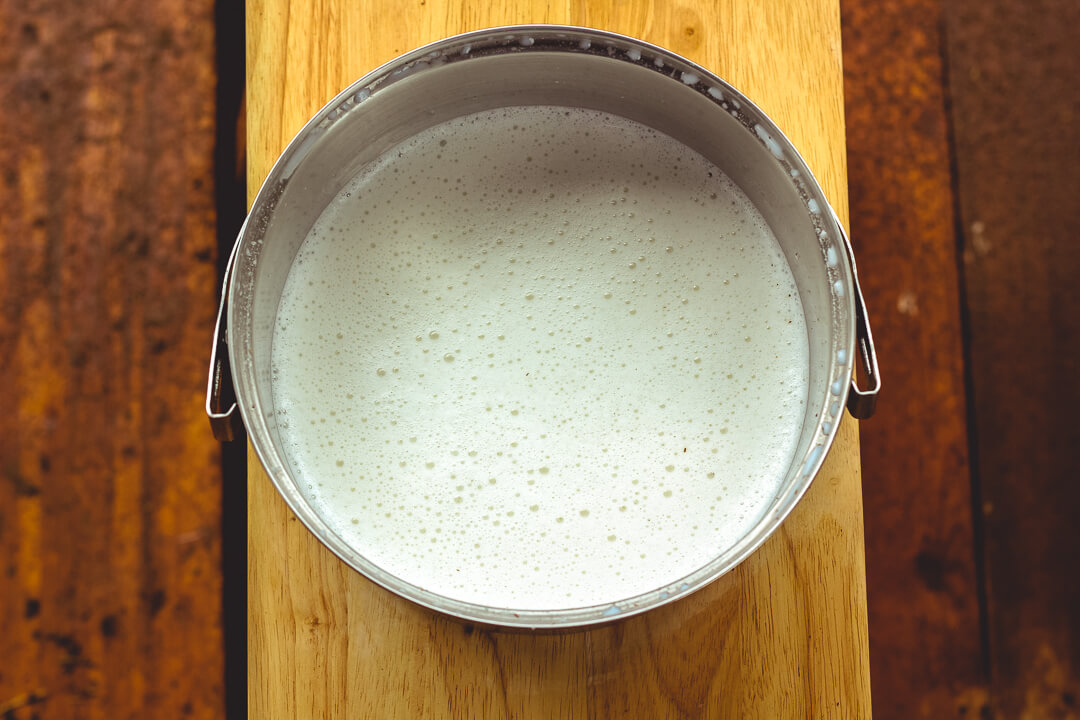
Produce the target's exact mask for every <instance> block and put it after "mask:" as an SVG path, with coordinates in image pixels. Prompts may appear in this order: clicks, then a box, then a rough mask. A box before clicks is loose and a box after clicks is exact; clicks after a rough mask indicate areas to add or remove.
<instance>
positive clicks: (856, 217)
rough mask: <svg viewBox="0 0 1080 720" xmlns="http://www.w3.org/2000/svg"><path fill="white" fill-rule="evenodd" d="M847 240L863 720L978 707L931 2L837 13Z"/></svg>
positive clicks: (964, 446)
mask: <svg viewBox="0 0 1080 720" xmlns="http://www.w3.org/2000/svg"><path fill="white" fill-rule="evenodd" d="M841 9H842V11H843V13H842V23H841V26H842V28H843V32H844V78H845V88H844V90H845V97H846V101H847V121H848V125H847V146H848V162H849V164H850V169H849V180H850V192H851V233H852V242H853V243H854V245H855V249H856V252H857V253H858V259H859V269H860V271H861V275H862V286H863V292H864V293H865V294H866V300H867V304H868V306H869V308H870V313H871V317H872V319H873V322H874V337H875V339H876V341H877V347H878V352H879V354H880V356H881V362H882V363H883V364H884V366H885V367H886V368H892V370H893V371H892V372H890V373H889V374H888V387H887V388H886V394H885V397H884V398H883V400H882V402H881V403H880V407H879V410H878V414H877V415H876V416H875V417H874V419H873V421H872V422H868V423H866V424H865V425H864V427H863V433H862V458H863V473H864V478H865V483H864V488H863V499H864V502H865V506H866V565H867V568H866V572H867V585H868V599H867V602H868V609H869V618H870V669H871V680H872V684H873V687H874V714H875V715H876V716H877V717H878V718H879V720H884V719H885V718H897V719H898V720H899V719H900V718H903V719H904V720H907V719H908V718H916V717H926V718H947V717H963V716H965V715H968V716H969V717H970V716H973V715H976V714H977V713H978V712H980V711H981V709H982V708H983V707H984V706H985V705H986V704H987V687H986V679H985V677H984V674H983V647H982V636H981V633H980V618H979V611H980V609H979V602H978V591H977V588H978V585H977V572H976V551H975V542H974V540H975V533H974V530H973V528H972V501H971V482H972V478H971V469H970V467H969V463H968V425H967V414H966V410H967V405H966V402H965V395H966V392H965V385H964V347H963V333H962V324H961V309H960V288H959V278H958V268H957V259H958V252H957V239H956V228H955V218H954V213H953V197H954V196H953V185H952V182H953V174H952V168H951V159H950V147H949V132H948V131H949V123H948V114H947V109H946V98H947V95H946V93H947V88H946V86H945V83H946V76H945V67H944V58H943V57H942V49H943V42H944V39H943V38H942V8H941V2H940V0H906V1H905V2H893V3H881V2H873V1H870V0H843V2H841Z"/></svg>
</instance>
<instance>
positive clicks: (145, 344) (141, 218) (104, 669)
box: [0, 0, 223, 720]
mask: <svg viewBox="0 0 1080 720" xmlns="http://www.w3.org/2000/svg"><path fill="white" fill-rule="evenodd" d="M212 10H213V3H211V2H208V1H205V0H197V1H196V2H192V3H184V4H181V5H177V4H175V3H167V2H153V1H152V2H149V3H142V2H130V1H121V2H116V3H111V4H108V5H105V4H102V3H92V4H90V5H85V6H84V5H62V6H52V5H45V6H40V7H35V8H31V7H28V6H26V5H25V4H15V3H2V4H0V68H2V69H3V72H0V99H2V102H0V137H2V138H3V142H2V143H0V167H2V168H3V187H4V190H5V193H4V198H5V201H4V202H3V203H0V273H2V279H0V307H2V309H3V312H0V377H2V378H3V381H2V382H0V407H3V408H4V412H3V415H2V417H0V463H2V464H0V558H2V560H0V573H2V574H0V578H2V579H0V588H2V590H0V628H2V630H0V658H2V661H0V715H3V717H4V718H6V719H7V718H16V719H17V720H27V719H29V718H41V719H46V718H57V719H66V718H74V717H78V718H110V719H112V718H143V717H149V716H159V717H177V718H179V717H198V718H214V717H220V716H221V714H222V709H223V706H222V670H221V669H222V659H221V626H220V604H221V598H220V588H221V577H220V569H219V530H220V521H221V518H220V512H219V497H220V491H219V483H220V470H219V464H218V463H219V461H218V448H217V447H216V445H215V444H214V442H213V440H212V438H211V437H210V436H209V434H208V432H207V429H206V420H205V418H204V417H203V413H202V410H201V404H202V402H201V390H200V387H201V386H202V385H203V384H204V382H205V381H204V380H203V377H204V373H205V370H204V366H205V361H206V348H207V342H208V340H209V337H208V330H209V328H210V327H211V325H212V321H213V313H214V302H215V301H214V296H215V291H216V287H215V286H216V282H215V275H216V271H215V247H216V240H215V234H214V206H213V187H212V174H213V167H212V161H211V160H212V147H213V140H214V123H213V120H214V106H213V88H214V71H213V25H212Z"/></svg>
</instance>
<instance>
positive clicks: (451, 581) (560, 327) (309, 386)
mask: <svg viewBox="0 0 1080 720" xmlns="http://www.w3.org/2000/svg"><path fill="white" fill-rule="evenodd" d="M272 360H273V387H274V402H275V407H276V412H277V413H278V415H279V419H280V421H281V437H282V441H283V444H284V447H285V449H286V452H287V454H288V460H289V462H290V463H291V465H292V467H293V469H294V472H295V473H297V476H298V477H299V478H300V481H301V485H302V487H303V489H304V490H305V491H306V492H307V493H308V495H309V497H310V499H311V501H312V504H313V506H314V507H315V508H316V509H317V511H318V512H320V513H321V514H322V516H323V517H324V518H325V520H326V521H327V522H328V523H329V524H330V525H331V527H333V528H334V530H335V531H336V532H337V533H338V534H340V535H341V537H342V538H343V539H344V540H346V541H347V542H348V543H349V544H351V545H352V546H353V547H354V548H356V549H357V550H358V551H359V552H360V553H362V554H363V555H365V556H366V557H367V558H368V559H369V560H371V561H372V562H373V563H375V564H377V565H379V566H381V567H382V568H384V569H385V570H387V571H389V572H390V573H392V574H394V575H396V576H398V577H399V578H401V579H402V580H405V581H407V582H409V583H412V584H414V585H417V586H419V587H422V588H424V589H426V590H429V591H432V592H435V593H439V594H442V595H445V596H449V597H452V598H456V599H458V600H461V601H466V602H473V603H480V604H485V605H493V606H500V607H511V608H515V609H557V608H572V607H582V606H589V605H598V604H607V603H611V602H615V601H618V600H620V599H624V598H628V597H631V596H634V595H637V594H640V593H643V592H646V591H649V590H653V589H656V588H658V587H662V586H668V585H672V584H675V583H677V582H678V581H679V579H680V578H682V577H684V576H685V575H687V574H688V573H690V572H693V571H694V570H697V569H699V568H700V567H702V566H703V565H704V564H706V563H707V562H709V561H710V560H711V559H713V558H715V557H716V556H717V555H718V554H720V553H721V552H723V551H724V550H725V549H727V548H728V547H730V546H731V545H732V544H733V543H734V542H736V541H737V540H738V539H739V538H740V537H742V536H743V535H744V534H745V533H746V532H747V530H748V529H749V528H750V527H751V526H752V525H753V524H754V523H755V521H756V520H758V519H759V518H760V516H761V514H762V513H763V512H764V510H765V509H766V507H767V505H768V503H769V502H770V500H771V499H772V497H773V496H774V495H775V493H776V491H777V489H778V487H779V484H780V482H781V480H782V476H783V474H784V473H785V471H786V469H787V467H788V465H789V464H790V462H791V459H792V453H793V452H794V448H795V443H796V440H797V437H798V434H799V430H800V427H801V422H802V417H803V413H804V410H805V406H806V395H807V383H808V347H807V333H806V326H805V320H804V316H803V313H802V309H801V305H800V303H799V299H798V292H797V290H796V288H795V283H794V280H793V278H792V276H791V272H790V270H789V269H788V266H787V263H786V261H785V259H784V257H783V255H782V253H781V250H780V248H779V246H778V244H777V242H776V239H775V238H774V237H773V236H772V234H771V232H770V230H769V228H768V226H767V225H766V223H765V222H764V220H763V219H762V217H761V215H760V214H759V213H758V212H757V210H756V209H755V208H754V207H753V206H752V205H751V203H750V202H749V201H748V200H747V198H746V196H745V195H744V194H743V193H742V192H741V191H740V190H739V189H738V188H737V187H736V186H735V185H734V184H733V183H732V182H731V181H730V180H729V179H728V178H727V177H726V176H725V175H724V174H723V173H722V172H721V171H720V170H719V169H718V168H717V167H716V166H714V165H712V164H710V163H709V162H708V161H707V160H705V159H704V158H703V157H701V156H700V155H698V154H696V153H694V152H693V151H691V150H689V149H688V148H686V147H685V146H684V145H682V144H680V143H678V142H676V141H675V140H673V139H671V138H669V137H667V136H665V135H662V134H660V133H658V132H656V131H654V130H651V129H649V128H646V127H645V126H642V125H639V124H636V123H634V122H631V121H628V120H625V119H620V118H615V117H613V116H610V115H607V114H604V113H600V112H595V111H589V110H581V109H568V108H557V107H528V108H508V109H500V110H494V111H489V112H484V113H479V114H477V115H471V116H468V117H464V118H459V119H456V120H453V121H450V122H448V123H445V124H443V125H439V126H436V127H434V128H432V129H430V130H427V131H425V132H423V133H421V134H419V135H417V136H415V137H413V138H411V139H410V140H408V141H406V142H405V143H404V144H402V145H400V146H398V147H396V148H394V149H393V150H391V151H389V152H387V153H386V154H385V155H384V156H383V157H381V158H380V159H378V160H377V161H376V162H374V163H373V164H372V165H371V166H370V167H369V168H367V169H366V170H365V171H364V172H362V173H361V174H360V175H359V176H358V177H356V178H355V179H354V180H353V181H352V182H351V183H350V184H349V185H348V186H347V187H346V188H345V189H344V190H343V191H342V192H341V193H340V195H339V196H338V197H337V198H336V199H335V200H334V202H332V203H331V205H330V206H329V207H328V208H327V209H326V211H325V212H324V213H323V214H322V216H321V217H320V219H319V220H318V222H316V224H315V226H314V227H313V228H312V230H311V232H310V234H309V236H308V237H307V238H306V240H305V241H304V244H303V246H302V247H301V249H300V252H299V254H298V256H297V258H296V261H295V262H294V265H293V267H292V269H291V271H290V274H289V277H288V280H287V282H286V285H285V291H284V294H283V296H282V299H281V304H280V308H279V310H278V317H277V325H276V329H275V334H274V342H273V358H272Z"/></svg>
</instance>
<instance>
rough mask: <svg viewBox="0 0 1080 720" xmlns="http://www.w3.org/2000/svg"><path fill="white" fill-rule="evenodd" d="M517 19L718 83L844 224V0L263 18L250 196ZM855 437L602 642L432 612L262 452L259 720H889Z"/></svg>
mask: <svg viewBox="0 0 1080 720" xmlns="http://www.w3.org/2000/svg"><path fill="white" fill-rule="evenodd" d="M512 22H556V23H558V22H562V23H572V24H581V25H589V26H593V27H600V28H604V29H610V30H615V31H619V32H624V33H627V34H631V35H636V36H639V37H642V38H644V39H646V40H649V41H652V42H655V43H658V44H661V45H664V46H667V47H669V48H671V49H673V50H675V51H676V52H680V53H682V54H684V55H686V56H688V57H690V58H692V59H694V60H697V61H699V62H701V63H703V64H705V65H706V66H708V67H710V68H712V69H714V70H716V71H717V72H719V73H720V74H721V75H722V76H724V77H725V78H727V79H728V80H730V81H732V82H733V83H734V84H735V85H736V86H738V87H740V88H741V89H743V90H744V91H745V92H746V93H747V94H748V95H750V96H751V97H752V98H754V99H755V101H757V102H758V103H759V104H760V105H761V106H762V107H763V108H764V109H765V111H766V112H768V113H769V114H770V115H771V116H772V117H773V118H774V119H775V120H776V121H777V122H778V123H779V125H780V126H781V127H782V128H783V129H784V130H785V132H787V133H788V134H789V136H790V137H791V139H792V140H793V141H794V142H795V144H796V146H798V147H799V149H800V150H801V151H802V152H803V154H804V156H805V157H806V159H807V161H808V163H809V164H810V166H811V168H812V169H813V170H814V171H815V173H816V174H817V176H818V178H819V180H820V181H821V182H822V185H823V187H824V189H825V191H826V194H827V195H828V196H829V197H830V198H831V199H832V201H833V202H834V204H835V205H836V207H837V210H838V211H839V212H840V213H841V215H842V217H844V218H845V220H846V217H847V212H846V211H847V203H846V168H845V165H844V145H843V141H844V134H843V133H844V126H843V100H842V73H841V64H840V60H841V58H840V30H839V11H838V8H837V6H836V4H835V3H834V2H828V1H827V0H804V1H803V2H799V3H796V4H790V5H789V4H784V5H780V4H772V3H750V2H734V1H731V0H728V1H726V2H717V3H702V4H698V5H692V4H677V5H676V4H661V3H653V2H647V1H638V2H633V3H619V4H618V5H616V4H614V3H612V2H589V3H578V2H570V3H563V4H558V5H549V4H546V3H528V2H520V3H505V2H500V3H496V4H493V5H490V6H473V5H462V4H460V3H457V2H451V1H448V0H423V1H421V2H418V3H408V4H406V3H388V2H387V3H374V2H371V1H370V0H367V1H364V2H353V3H347V2H343V1H341V2H338V1H334V0H331V1H329V2H325V3H320V4H318V5H315V6H306V5H305V6H302V7H291V6H290V4H289V3H288V2H287V0H254V1H253V2H251V3H249V5H248V57H247V62H248V72H249V96H248V97H249V105H248V125H247V127H248V152H249V156H248V157H249V187H250V188H256V187H258V185H259V182H260V181H261V180H262V178H263V177H264V176H265V174H266V173H267V171H268V170H269V167H270V164H271V163H272V162H273V160H274V159H275V158H276V157H277V155H278V153H280V151H281V149H282V148H283V147H284V145H285V144H286V143H287V141H288V140H289V139H290V138H291V136H292V135H293V134H294V133H295V132H296V131H297V130H298V129H299V127H300V126H301V125H302V123H303V122H304V121H305V120H306V119H307V118H308V117H309V116H310V115H311V114H312V113H314V111H315V110H317V109H318V108H319V107H320V106H321V105H322V104H323V103H324V102H326V101H327V100H328V99H329V98H330V97H332V96H333V95H334V94H336V93H337V92H338V91H339V90H340V89H341V88H343V87H344V86H345V85H347V84H348V83H349V82H351V81H352V80H354V79H356V78H358V77H359V76H360V75H362V74H363V73H364V72H366V71H367V70H370V69H372V68H373V67H375V66H376V65H378V64H380V63H382V62H384V61H386V60H389V59H391V58H393V57H394V56H396V55H397V54H399V53H401V52H404V51H406V50H409V49H411V48H413V47H415V46H418V45H420V44H423V43H425V42H429V41H432V40H436V39H438V38H440V37H443V36H446V35H449V34H453V33H456V32H462V31H465V30H471V29H476V28H480V27H486V26H492V25H499V24H505V23H512ZM859 482H860V479H859V459H858V439H857V425H856V423H855V422H853V421H851V420H850V418H848V419H846V420H845V422H844V423H842V425H841V427H840V429H839V430H838V437H837V441H836V445H835V447H834V449H833V452H832V453H831V454H830V457H829V459H828V461H827V463H826V465H825V467H824V469H823V470H822V473H821V474H820V476H819V477H818V479H817V480H816V482H815V483H814V486H813V487H812V488H811V489H810V491H809V492H808V494H807V496H806V497H805V498H804V500H803V501H802V503H801V504H800V505H799V507H798V508H797V509H796V510H795V512H794V513H793V514H792V516H791V517H790V518H789V520H788V521H787V522H786V523H785V525H784V526H783V528H782V529H781V530H780V531H779V532H778V533H777V534H776V535H775V536H774V537H773V538H771V539H770V540H769V542H767V543H766V545H765V546H764V547H763V548H762V549H761V550H760V551H758V552H757V553H756V554H755V555H754V556H753V557H751V558H750V559H749V560H748V561H747V562H746V563H744V564H743V565H742V566H740V567H739V568H738V569H737V570H736V571H734V572H732V573H731V574H729V575H727V576H725V577H724V578H721V579H720V580H719V581H717V582H716V583H713V584H712V585H710V586H709V587H708V588H706V589H704V590H702V591H701V592H699V593H697V594H695V595H694V596H692V597H690V598H687V599H685V600H683V601H681V602H679V603H677V604H674V605H670V606H667V607H665V608H661V609H659V610H657V611H654V612H652V613H650V614H648V615H647V616H645V617H640V618H632V619H629V620H627V621H624V622H622V623H619V624H616V625H612V626H608V627H604V628H600V629H596V630H591V631H587V632H574V633H564V634H557V635H530V634H520V633H503V632H494V631H488V630H482V629H478V628H473V627H470V626H467V625H464V624H461V623H458V622H455V621H451V620H448V619H445V618H443V617H441V616H438V615H434V614H432V613H430V612H429V611H426V610H423V609H421V608H419V607H417V606H414V605H411V604H409V603H407V602H405V601H403V600H401V599H399V598H397V597H396V596H394V595H392V594H390V593H388V592H386V591H384V590H382V589H381V588H378V587H377V586H375V585H373V584H372V583H370V582H368V581H367V580H365V579H364V578H363V577H361V576H360V575H358V574H357V573H355V572H353V571H351V570H349V569H348V568H347V567H345V566H344V565H343V564H342V563H340V561H338V560H337V559H336V558H335V557H334V556H333V555H332V554H330V553H329V551H327V550H325V549H324V548H323V547H322V546H321V545H319V544H318V543H317V542H316V541H315V540H314V539H313V538H312V537H311V536H310V535H309V533H308V532H307V530H306V529H305V528H304V527H303V526H302V525H301V524H300V523H299V521H297V520H296V519H295V518H294V517H293V516H292V515H291V514H290V513H289V511H288V509H287V508H286V507H285V505H284V503H283V502H282V501H281V499H280V498H279V496H278V495H277V494H276V491H275V490H274V489H273V486H272V485H271V484H270V482H269V480H268V479H267V478H266V476H265V474H264V473H263V472H262V470H261V468H260V466H259V464H258V461H257V459H255V457H254V455H251V456H250V458H249V494H248V502H249V511H248V512H249V547H248V552H249V571H248V581H249V607H250V614H249V655H248V659H249V703H250V714H251V716H252V717H258V718H278V717H281V718H284V717H289V718H292V717H301V718H307V717H358V718H359V717H379V718H410V719H411V718H418V717H461V718H466V717H468V718H471V717H482V718H529V717H536V718H586V717H588V718H596V717H649V718H691V717H711V718H744V717H769V718H774V717H782V718H787V717H793V718H794V717H799V718H801V717H815V718H819V717H837V718H862V717H869V715H870V695H869V669H868V662H867V646H866V611H865V575H864V572H865V571H864V563H863V534H862V506H861V497H860V485H859Z"/></svg>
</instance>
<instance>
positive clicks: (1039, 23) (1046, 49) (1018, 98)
mask: <svg viewBox="0 0 1080 720" xmlns="http://www.w3.org/2000/svg"><path fill="white" fill-rule="evenodd" d="M946 10H947V11H946V19H947V32H948V37H949V43H948V55H949V62H950V73H949V84H950V88H951V91H952V101H953V109H954V122H955V127H956V158H957V163H956V167H957V179H958V181H959V182H958V189H959V193H958V194H959V201H960V211H961V219H962V223H961V229H962V236H963V271H964V273H965V278H966V301H967V306H968V313H969V318H970V357H971V364H970V371H971V378H972V391H973V396H974V397H973V400H974V410H975V412H974V418H975V432H976V434H977V445H976V447H977V457H978V469H979V482H980V491H981V494H982V498H981V500H982V507H981V508H980V510H981V511H982V515H983V517H982V530H983V538H984V543H985V558H986V560H985V563H986V580H987V582H986V597H987V611H988V612H987V617H988V630H989V641H990V642H989V650H990V653H989V658H990V680H991V687H992V690H991V693H992V706H993V711H994V714H995V715H997V716H1000V717H1005V718H1013V717H1016V718H1044V717H1047V718H1078V717H1080V614H1078V608H1080V575H1078V574H1077V572H1076V558H1077V557H1080V530H1078V529H1077V521H1076V513H1077V509H1078V508H1080V485H1078V484H1077V482H1076V477H1077V472H1076V460H1075V456H1076V448H1077V447H1080V422H1077V419H1076V409H1077V407H1080V362H1078V360H1077V358H1078V357H1080V314H1078V313H1077V308H1080V283H1078V282H1077V277H1078V276H1080V243H1078V242H1077V238H1078V237H1080V204H1078V203H1077V197H1078V196H1080V163H1078V161H1080V93H1078V92H1077V83H1076V78H1077V77H1078V76H1080V46H1078V45H1077V43H1076V37H1075V28H1076V27H1077V26H1078V25H1080V4H1077V3H1076V2H1059V1H1055V0H1041V1H1040V2H1020V1H1018V0H999V2H996V3H994V4H993V5H991V6H987V5H985V4H983V3H979V2H973V1H971V0H954V1H953V2H950V3H948V4H947V5H946ZM987 48H993V52H987Z"/></svg>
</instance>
